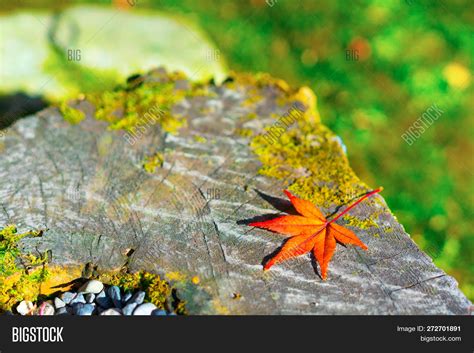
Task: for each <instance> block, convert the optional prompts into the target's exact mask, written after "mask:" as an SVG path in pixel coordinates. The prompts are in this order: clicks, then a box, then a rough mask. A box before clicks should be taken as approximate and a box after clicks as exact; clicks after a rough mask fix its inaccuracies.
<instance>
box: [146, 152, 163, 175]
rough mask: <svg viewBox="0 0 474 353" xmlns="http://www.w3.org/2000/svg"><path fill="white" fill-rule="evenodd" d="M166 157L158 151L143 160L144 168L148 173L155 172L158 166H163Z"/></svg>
mask: <svg viewBox="0 0 474 353" xmlns="http://www.w3.org/2000/svg"><path fill="white" fill-rule="evenodd" d="M163 162H164V157H163V154H161V153H156V154H154V155H153V156H148V157H146V158H145V160H144V162H143V168H144V169H145V170H146V171H147V172H148V173H154V172H155V171H156V168H161V167H162V166H163Z"/></svg>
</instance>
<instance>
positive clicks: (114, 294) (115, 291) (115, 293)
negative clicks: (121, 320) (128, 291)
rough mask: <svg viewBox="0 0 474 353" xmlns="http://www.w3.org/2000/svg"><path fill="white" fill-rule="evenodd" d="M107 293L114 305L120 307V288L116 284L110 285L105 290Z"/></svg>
mask: <svg viewBox="0 0 474 353" xmlns="http://www.w3.org/2000/svg"><path fill="white" fill-rule="evenodd" d="M106 293H107V295H108V296H109V297H110V299H112V302H113V303H114V306H115V307H116V308H119V309H121V308H122V300H121V299H122V298H121V295H120V288H119V287H117V286H111V287H109V288H107V291H106Z"/></svg>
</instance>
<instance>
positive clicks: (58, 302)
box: [54, 297, 66, 309]
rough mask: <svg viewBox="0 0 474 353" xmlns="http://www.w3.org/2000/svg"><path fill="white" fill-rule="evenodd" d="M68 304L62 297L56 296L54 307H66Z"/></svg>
mask: <svg viewBox="0 0 474 353" xmlns="http://www.w3.org/2000/svg"><path fill="white" fill-rule="evenodd" d="M65 306H66V303H65V302H63V301H62V300H61V299H60V298H58V297H56V298H54V307H55V308H56V309H61V308H64V307H65Z"/></svg>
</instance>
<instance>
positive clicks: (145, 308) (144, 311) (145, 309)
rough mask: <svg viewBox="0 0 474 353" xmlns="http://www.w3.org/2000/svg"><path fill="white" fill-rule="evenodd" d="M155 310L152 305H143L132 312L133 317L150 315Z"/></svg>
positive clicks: (154, 306)
mask: <svg viewBox="0 0 474 353" xmlns="http://www.w3.org/2000/svg"><path fill="white" fill-rule="evenodd" d="M155 309H156V305H155V304H153V303H143V304H141V305H139V306H137V308H136V309H135V310H134V311H133V315H151V312H152V311H153V310H155Z"/></svg>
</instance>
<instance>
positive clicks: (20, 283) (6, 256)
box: [0, 225, 49, 312]
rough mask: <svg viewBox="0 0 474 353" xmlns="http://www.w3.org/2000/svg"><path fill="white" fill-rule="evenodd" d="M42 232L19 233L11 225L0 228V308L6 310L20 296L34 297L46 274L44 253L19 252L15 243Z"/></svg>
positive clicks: (20, 298) (21, 297)
mask: <svg viewBox="0 0 474 353" xmlns="http://www.w3.org/2000/svg"><path fill="white" fill-rule="evenodd" d="M42 234H43V232H42V231H33V230H31V231H27V232H24V233H19V232H18V230H17V227H16V226H14V225H8V226H6V227H4V228H1V229H0V312H1V311H5V310H10V309H11V308H12V306H13V305H14V304H15V303H17V302H18V301H20V300H23V299H26V300H35V299H36V298H37V297H38V295H39V293H40V285H41V283H42V282H43V281H45V280H46V278H47V277H48V276H49V271H48V269H47V268H46V266H45V264H46V262H47V260H48V256H47V255H46V254H44V255H39V254H38V255H34V254H31V253H27V254H23V253H22V252H21V250H20V247H19V244H18V243H19V241H20V240H21V239H23V238H26V237H40V236H41V235H42Z"/></svg>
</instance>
